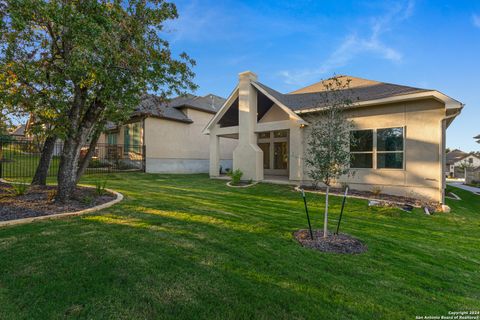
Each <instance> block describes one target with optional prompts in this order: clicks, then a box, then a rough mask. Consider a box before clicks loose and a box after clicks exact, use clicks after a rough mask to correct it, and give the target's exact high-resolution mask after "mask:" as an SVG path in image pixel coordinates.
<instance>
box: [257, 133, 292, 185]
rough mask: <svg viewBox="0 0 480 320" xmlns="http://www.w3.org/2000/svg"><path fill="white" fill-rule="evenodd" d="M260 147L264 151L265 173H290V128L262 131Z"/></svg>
mask: <svg viewBox="0 0 480 320" xmlns="http://www.w3.org/2000/svg"><path fill="white" fill-rule="evenodd" d="M258 147H259V148H260V149H262V151H263V171H264V173H265V174H267V175H283V176H287V175H288V130H279V131H270V132H260V133H259V134H258Z"/></svg>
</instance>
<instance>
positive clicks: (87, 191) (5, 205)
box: [0, 182, 115, 221]
mask: <svg viewBox="0 0 480 320" xmlns="http://www.w3.org/2000/svg"><path fill="white" fill-rule="evenodd" d="M18 188H19V186H18V185H17V186H14V185H11V184H6V183H2V182H0V221H8V220H16V219H22V218H31V217H38V216H48V215H52V214H56V213H64V212H75V211H79V210H83V209H88V208H91V207H94V206H97V205H100V204H103V203H106V202H109V201H112V200H113V199H114V198H115V196H114V195H112V194H109V193H105V194H98V193H97V192H96V190H95V189H92V188H84V187H79V188H77V190H76V191H75V193H74V196H73V199H72V200H71V201H69V202H68V203H64V204H59V203H55V202H54V201H53V199H54V197H55V195H56V187H54V186H46V187H38V186H33V187H28V189H27V187H25V188H26V190H25V193H24V194H19V191H18V190H19V189H18ZM16 189H17V190H16ZM21 193H23V192H21Z"/></svg>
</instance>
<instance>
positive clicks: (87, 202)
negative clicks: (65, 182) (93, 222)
mask: <svg viewBox="0 0 480 320" xmlns="http://www.w3.org/2000/svg"><path fill="white" fill-rule="evenodd" d="M80 202H81V203H83V204H84V205H86V206H91V205H93V204H94V202H95V199H94V198H93V197H92V196H85V197H83V198H82V199H81V200H80Z"/></svg>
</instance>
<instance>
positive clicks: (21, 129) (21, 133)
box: [9, 124, 27, 140]
mask: <svg viewBox="0 0 480 320" xmlns="http://www.w3.org/2000/svg"><path fill="white" fill-rule="evenodd" d="M26 131H27V125H26V124H21V125H19V126H17V127H16V128H15V129H13V130H12V131H10V133H9V135H10V136H11V137H12V138H13V139H14V140H24V139H27V136H26Z"/></svg>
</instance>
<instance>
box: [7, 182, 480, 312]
mask: <svg viewBox="0 0 480 320" xmlns="http://www.w3.org/2000/svg"><path fill="white" fill-rule="evenodd" d="M99 177H100V178H99ZM104 177H106V176H89V177H87V178H86V179H84V181H83V182H85V183H93V182H94V181H95V180H98V179H102V178H104ZM108 187H110V188H113V189H116V190H118V191H120V192H122V193H123V194H124V195H125V196H126V199H125V200H124V201H123V202H122V203H120V204H119V205H116V206H114V207H112V208H109V209H106V210H104V211H101V212H100V213H96V214H90V215H85V216H82V217H76V218H70V219H62V220H52V221H45V222H36V223H33V224H28V225H21V226H15V227H5V228H2V229H0V270H1V273H0V318H1V319H63V318H82V319H162V318H170V319H215V318H217V319H225V318H227V319H228V318H237V319H253V318H260V319H291V318H308V319H415V316H416V315H442V314H443V315H446V314H447V313H448V311H461V310H479V309H480V250H479V249H480V232H479V228H480V196H476V195H473V194H470V193H468V192H465V191H463V190H455V193H456V194H458V195H459V196H460V197H461V198H462V199H463V201H460V202H455V201H453V200H451V201H449V203H448V204H449V205H451V207H452V209H453V210H452V213H450V214H438V215H434V216H426V215H424V214H422V213H421V212H420V210H416V211H415V212H413V213H406V212H403V211H400V210H397V209H380V208H374V209H372V208H368V207H367V204H366V201H363V200H354V199H351V200H349V201H348V203H347V206H346V212H345V217H344V224H343V231H345V232H347V233H349V234H352V235H354V236H356V237H358V238H360V239H361V240H363V241H364V242H365V243H366V244H367V245H368V247H369V250H368V252H367V253H366V254H362V255H337V254H327V253H320V252H316V251H313V250H309V249H305V248H302V247H300V246H299V245H298V244H297V243H296V242H295V241H294V240H293V239H292V232H294V231H295V230H297V229H299V228H305V225H306V219H305V214H304V211H303V203H302V200H301V198H300V196H299V194H298V193H296V192H293V191H292V188H291V187H289V186H277V185H268V184H259V185H256V186H254V187H251V188H246V189H232V188H226V187H225V182H224V181H218V180H209V179H208V178H207V177H206V176H205V175H178V176H176V175H153V174H140V173H130V174H116V175H111V176H109V180H108ZM309 197H310V203H311V213H312V215H313V224H314V226H315V227H317V228H318V227H321V226H322V223H321V221H322V218H323V215H322V207H323V201H324V199H323V197H321V196H316V195H315V196H312V195H310V196H309ZM340 201H341V198H333V199H332V210H333V212H332V215H331V220H330V225H331V228H333V225H334V223H335V219H336V218H337V217H338V213H339V207H340Z"/></svg>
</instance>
